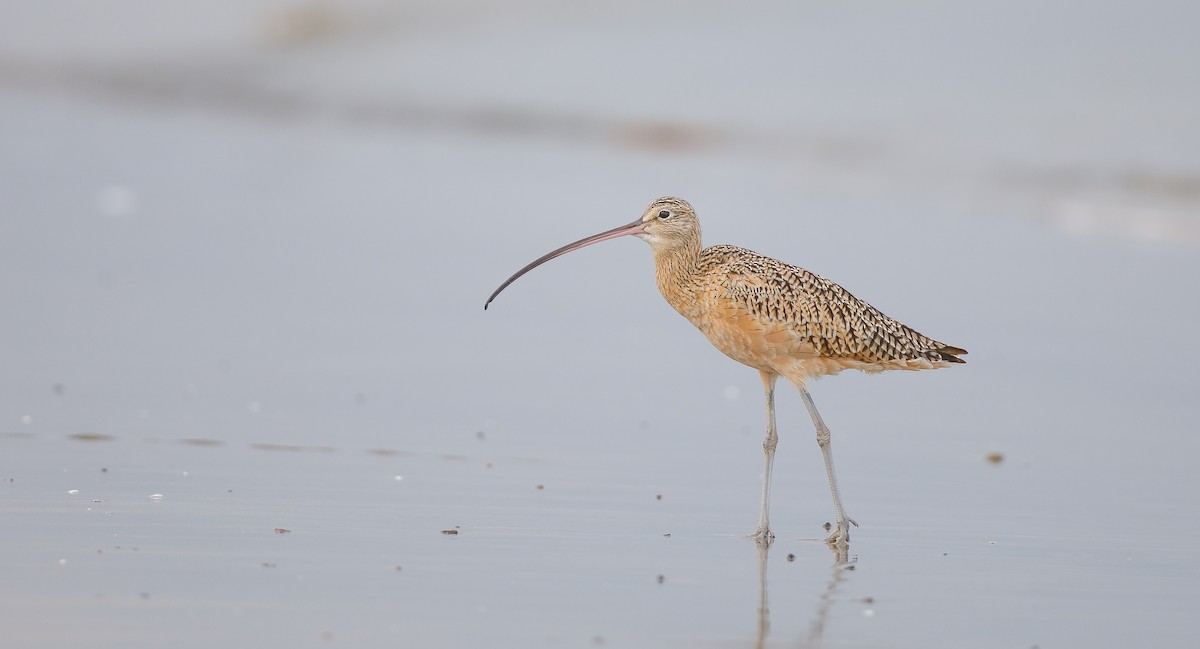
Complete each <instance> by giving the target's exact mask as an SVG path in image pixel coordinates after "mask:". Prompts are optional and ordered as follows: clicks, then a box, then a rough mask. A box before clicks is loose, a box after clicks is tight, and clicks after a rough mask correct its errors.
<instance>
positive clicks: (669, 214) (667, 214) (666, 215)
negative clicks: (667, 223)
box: [658, 210, 671, 219]
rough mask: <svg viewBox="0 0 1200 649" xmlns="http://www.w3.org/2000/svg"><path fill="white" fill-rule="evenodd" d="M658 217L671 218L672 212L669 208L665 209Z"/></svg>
mask: <svg viewBox="0 0 1200 649" xmlns="http://www.w3.org/2000/svg"><path fill="white" fill-rule="evenodd" d="M658 218H660V219H669V218H671V212H670V211H669V210H663V211H661V212H659V213H658Z"/></svg>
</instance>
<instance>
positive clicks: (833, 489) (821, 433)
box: [796, 384, 858, 543]
mask: <svg viewBox="0 0 1200 649" xmlns="http://www.w3.org/2000/svg"><path fill="white" fill-rule="evenodd" d="M796 387H797V388H798V389H799V390H800V398H802V399H804V407H806V408H808V414H809V416H811V417H812V420H813V426H815V427H816V429H817V445H818V446H820V447H821V456H822V457H824V458H825V473H826V474H827V475H828V476H829V491H830V493H832V494H833V512H834V515H835V516H837V519H836V520H837V528H836V529H835V530H833V533H832V534H830V535H829V538H827V539H825V541H826V542H828V543H845V542H846V541H849V540H850V525H848V523H852V524H853V525H854V526H855V527H858V523H855V522H854V519H852V518H850V517H849V516H847V515H846V508H845V507H843V506H842V495H841V493H840V492H839V491H838V484H837V477H836V476H835V475H834V474H833V456H832V455H831V454H830V452H829V427H828V426H826V425H825V422H824V421H823V420H822V419H821V413H819V412H817V406H816V404H814V403H813V400H812V396H810V395H809V394H808V390H807V389H806V388H805V387H804V386H803V385H799V384H798V385H796Z"/></svg>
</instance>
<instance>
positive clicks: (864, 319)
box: [667, 245, 966, 380]
mask: <svg viewBox="0 0 1200 649" xmlns="http://www.w3.org/2000/svg"><path fill="white" fill-rule="evenodd" d="M682 281H684V282H686V283H688V284H690V286H688V287H686V289H685V290H684V291H683V292H681V293H680V295H684V294H687V295H689V296H690V299H688V300H687V301H689V302H691V304H690V305H689V306H690V308H688V309H685V308H681V306H684V305H681V304H676V301H677V300H673V299H672V296H670V295H668V296H667V299H668V301H671V302H672V306H675V308H676V309H677V310H678V311H679V312H680V313H682V314H683V315H684V316H686V317H687V318H688V319H689V320H691V321H692V323H693V324H695V325H696V326H697V327H699V328H700V330H701V331H702V332H704V334H705V336H707V337H708V339H709V340H710V341H711V342H712V343H713V345H715V346H716V347H717V348H718V349H720V350H721V351H722V352H724V353H725V354H726V355H728V356H730V357H732V358H733V359H734V360H737V361H739V362H741V363H744V364H746V365H749V366H751V367H756V368H758V369H763V370H770V371H775V372H777V373H780V374H783V375H785V376H789V377H793V378H799V379H801V380H803V378H807V377H815V376H822V375H826V374H834V373H837V372H840V371H841V370H844V369H859V370H864V371H868V372H879V371H884V370H890V369H911V370H917V369H933V368H936V367H945V366H947V365H949V364H952V363H962V362H964V361H962V360H961V359H959V358H958V355H960V354H965V353H966V350H963V349H960V348H958V347H954V346H951V345H947V344H945V343H941V342H938V341H936V340H934V339H932V338H930V337H928V336H925V335H923V334H921V333H919V332H917V331H916V330H914V329H912V328H910V327H908V326H906V325H904V324H903V323H901V322H899V321H898V320H896V319H894V318H891V317H889V316H888V315H886V314H884V313H883V312H882V311H880V310H879V309H876V308H875V307H873V306H871V305H870V304H867V303H866V302H864V301H862V300H860V299H858V298H856V297H854V296H853V295H851V294H850V292H849V291H847V290H846V289H844V288H842V287H841V286H839V285H838V284H836V283H834V282H832V281H830V280H828V279H825V278H824V277H821V276H820V275H817V274H815V273H812V272H809V271H807V270H805V269H803V268H800V267H798V266H792V265H790V264H785V263H783V262H781V261H778V260H776V259H772V258H770V257H766V256H764V255H760V254H758V253H755V252H753V251H750V250H746V249H744V248H739V247H737V246H726V245H721V246H712V247H709V248H705V249H704V250H703V251H701V253H700V256H699V259H698V266H697V268H696V271H695V272H694V273H693V274H692V275H691V277H690V278H687V279H685V280H682Z"/></svg>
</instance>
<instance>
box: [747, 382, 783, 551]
mask: <svg viewBox="0 0 1200 649" xmlns="http://www.w3.org/2000/svg"><path fill="white" fill-rule="evenodd" d="M758 375H759V377H760V378H762V384H763V392H764V393H766V396H767V436H766V437H765V438H764V439H763V457H764V460H765V465H764V467H763V490H762V510H761V511H759V514H758V529H756V530H754V535H753V536H754V538H756V539H758V540H759V541H770V540H771V539H773V538H775V534H774V533H772V532H771V527H770V525H768V523H767V510H768V509H769V507H770V503H771V466H772V465H773V464H774V463H775V446H776V445H778V444H779V433H778V432H776V430H775V379H777V378H779V375H778V374H775V373H774V372H764V371H762V370H759V372H758Z"/></svg>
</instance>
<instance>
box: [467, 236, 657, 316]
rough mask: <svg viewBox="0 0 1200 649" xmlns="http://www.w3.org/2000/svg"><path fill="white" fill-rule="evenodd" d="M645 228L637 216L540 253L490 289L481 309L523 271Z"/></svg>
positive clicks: (525, 271) (484, 308) (486, 306)
mask: <svg viewBox="0 0 1200 649" xmlns="http://www.w3.org/2000/svg"><path fill="white" fill-rule="evenodd" d="M645 230H646V224H645V223H644V222H643V221H642V220H641V219H640V218H639V219H638V220H636V221H634V222H633V223H630V224H628V225H622V226H621V227H619V228H613V229H611V230H608V231H606V232H601V233H600V234H593V235H592V236H590V237H587V238H586V239H580V240H579V241H576V242H575V243H568V244H567V245H565V246H563V247H561V248H559V249H558V250H555V251H553V252H548V253H546V254H544V255H542V256H541V257H538V258H537V259H534V260H533V261H531V262H529V265H528V266H526V267H524V268H522V269H521V270H518V271H517V272H515V273H513V276H512V277H509V278H508V279H506V280H504V283H503V284H501V285H500V287H499V288H497V289H496V290H495V291H492V294H491V295H490V296H488V299H487V302H484V303H483V310H484V311H486V310H487V308H488V305H489V304H491V303H492V300H494V299H496V296H497V295H500V291H503V290H504V289H506V288H508V285H509V284H512V283H513V282H515V281H517V279H519V278H520V277H521V276H522V275H524V274H525V273H528V272H529V271H531V270H533V269H534V268H537V267H538V266H541V265H542V264H544V263H546V262H548V261H550V260H551V259H554V258H555V257H561V256H563V255H565V254H567V253H568V252H571V251H572V250H579V249H580V248H586V247H588V246H590V245H592V244H593V243H600V242H601V241H608V240H609V239H616V238H617V237H623V236H625V235H629V234H641V233H642V232H644V231H645Z"/></svg>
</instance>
